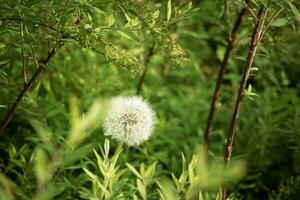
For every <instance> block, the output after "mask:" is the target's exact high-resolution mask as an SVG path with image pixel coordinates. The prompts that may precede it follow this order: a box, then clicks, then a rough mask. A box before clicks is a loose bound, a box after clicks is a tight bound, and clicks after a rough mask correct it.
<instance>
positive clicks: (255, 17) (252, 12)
mask: <svg viewBox="0 0 300 200" xmlns="http://www.w3.org/2000/svg"><path fill="white" fill-rule="evenodd" d="M243 5H244V6H245V8H246V9H247V10H248V11H249V13H250V14H251V15H252V16H253V17H254V19H255V20H256V21H258V18H257V16H256V14H255V13H254V11H253V10H252V8H250V7H249V5H248V2H245V1H243Z"/></svg>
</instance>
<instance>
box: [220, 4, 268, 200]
mask: <svg viewBox="0 0 300 200" xmlns="http://www.w3.org/2000/svg"><path fill="white" fill-rule="evenodd" d="M266 15H267V11H266V9H265V8H264V7H263V6H262V7H261V8H260V9H259V12H258V21H257V22H256V25H255V28H254V31H253V35H252V39H251V45H250V49H249V53H248V57H247V64H246V67H245V69H244V73H243V77H242V80H241V82H240V87H239V91H238V95H237V99H236V103H235V107H234V112H233V115H232V119H231V123H230V128H229V131H228V136H227V143H226V150H225V157H224V167H227V166H228V164H229V162H230V159H231V154H232V149H233V141H234V135H235V131H236V126H237V121H238V117H239V114H240V109H241V103H242V100H243V97H244V90H245V88H246V84H247V81H248V79H249V74H250V71H251V68H252V64H253V61H254V58H255V54H256V50H257V47H258V44H259V41H260V40H261V34H262V33H263V27H264V22H265V19H266ZM226 193H227V187H226V185H224V186H223V188H222V199H223V200H225V199H226Z"/></svg>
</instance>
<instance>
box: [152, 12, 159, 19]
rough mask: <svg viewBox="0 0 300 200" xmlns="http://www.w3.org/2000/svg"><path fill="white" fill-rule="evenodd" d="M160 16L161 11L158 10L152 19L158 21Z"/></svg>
mask: <svg viewBox="0 0 300 200" xmlns="http://www.w3.org/2000/svg"><path fill="white" fill-rule="evenodd" d="M159 14H160V12H159V10H157V11H155V12H154V13H153V15H152V17H153V18H154V19H157V18H158V17H159Z"/></svg>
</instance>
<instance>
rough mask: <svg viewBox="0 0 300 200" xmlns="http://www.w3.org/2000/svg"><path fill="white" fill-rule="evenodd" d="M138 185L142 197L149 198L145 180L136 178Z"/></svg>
mask: <svg viewBox="0 0 300 200" xmlns="http://www.w3.org/2000/svg"><path fill="white" fill-rule="evenodd" d="M136 185H137V188H138V191H139V192H140V194H141V196H142V198H143V199H147V196H146V194H147V193H146V186H145V185H144V184H143V182H142V181H141V180H140V179H136Z"/></svg>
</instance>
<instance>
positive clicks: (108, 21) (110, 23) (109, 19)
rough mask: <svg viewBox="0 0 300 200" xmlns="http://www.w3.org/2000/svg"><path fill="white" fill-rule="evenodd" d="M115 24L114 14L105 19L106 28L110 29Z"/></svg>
mask: <svg viewBox="0 0 300 200" xmlns="http://www.w3.org/2000/svg"><path fill="white" fill-rule="evenodd" d="M114 23H115V17H114V14H111V15H109V17H108V19H107V26H108V27H111V26H112V25H114Z"/></svg>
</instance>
